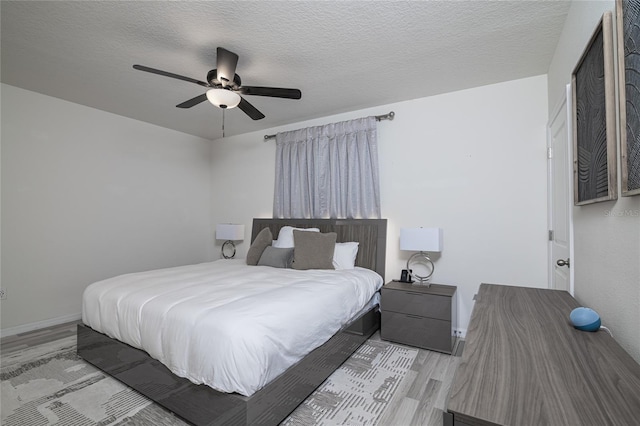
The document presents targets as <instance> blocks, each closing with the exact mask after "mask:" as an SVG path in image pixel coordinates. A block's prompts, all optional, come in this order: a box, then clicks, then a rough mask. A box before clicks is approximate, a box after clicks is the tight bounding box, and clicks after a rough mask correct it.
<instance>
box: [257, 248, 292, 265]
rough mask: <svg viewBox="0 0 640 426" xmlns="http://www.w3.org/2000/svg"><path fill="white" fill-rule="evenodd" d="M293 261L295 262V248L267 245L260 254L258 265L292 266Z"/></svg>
mask: <svg viewBox="0 0 640 426" xmlns="http://www.w3.org/2000/svg"><path fill="white" fill-rule="evenodd" d="M291 262H293V248H278V247H267V248H266V249H264V252H262V256H260V260H259V261H258V266H271V267H274V268H291Z"/></svg>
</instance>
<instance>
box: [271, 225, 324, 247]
mask: <svg viewBox="0 0 640 426" xmlns="http://www.w3.org/2000/svg"><path fill="white" fill-rule="evenodd" d="M294 229H296V230H298V231H311V232H320V230H319V229H318V228H294V227H293V226H283V227H282V228H280V233H279V234H278V239H277V240H275V241H274V242H273V244H272V246H273V247H278V248H291V247H293V246H294V244H293V230H294Z"/></svg>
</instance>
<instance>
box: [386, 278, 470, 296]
mask: <svg viewBox="0 0 640 426" xmlns="http://www.w3.org/2000/svg"><path fill="white" fill-rule="evenodd" d="M383 288H385V289H390V290H404V291H408V292H413V293H424V294H433V295H436V296H449V297H452V296H453V295H454V294H455V292H456V289H457V287H456V286H453V285H444V284H435V283H432V284H430V285H429V286H426V285H420V284H415V283H414V284H411V283H403V282H400V281H391V282H388V283H386V284H385V285H384V287H383Z"/></svg>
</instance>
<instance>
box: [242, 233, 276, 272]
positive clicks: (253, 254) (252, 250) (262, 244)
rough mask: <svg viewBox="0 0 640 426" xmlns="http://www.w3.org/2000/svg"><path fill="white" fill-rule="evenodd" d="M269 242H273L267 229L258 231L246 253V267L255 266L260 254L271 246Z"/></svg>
mask: <svg viewBox="0 0 640 426" xmlns="http://www.w3.org/2000/svg"><path fill="white" fill-rule="evenodd" d="M271 241H273V236H272V235H271V230H270V229H269V228H264V229H263V230H262V231H260V232H259V233H258V235H256V239H255V240H253V242H252V243H251V247H249V251H247V265H253V266H255V265H257V264H258V261H259V260H260V256H262V252H263V251H264V249H266V248H267V247H268V246H270V245H271Z"/></svg>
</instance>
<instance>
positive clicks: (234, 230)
mask: <svg viewBox="0 0 640 426" xmlns="http://www.w3.org/2000/svg"><path fill="white" fill-rule="evenodd" d="M216 239H217V240H227V241H228V240H231V241H242V240H244V225H237V224H235V223H219V224H218V225H216Z"/></svg>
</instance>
